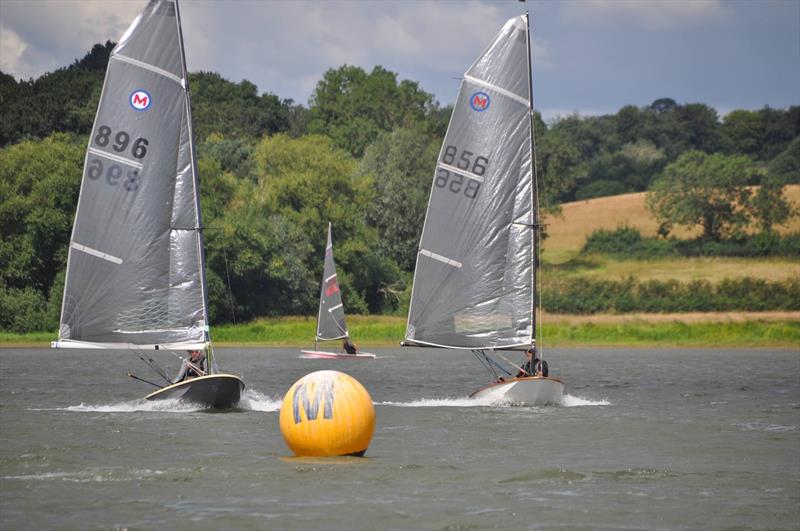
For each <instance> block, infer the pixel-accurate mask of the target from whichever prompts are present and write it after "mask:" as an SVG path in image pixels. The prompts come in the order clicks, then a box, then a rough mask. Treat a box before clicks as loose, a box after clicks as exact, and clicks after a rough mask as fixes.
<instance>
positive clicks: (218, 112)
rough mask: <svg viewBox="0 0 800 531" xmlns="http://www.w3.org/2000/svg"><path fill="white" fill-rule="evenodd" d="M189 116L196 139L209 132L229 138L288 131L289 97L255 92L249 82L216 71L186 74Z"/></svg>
mask: <svg viewBox="0 0 800 531" xmlns="http://www.w3.org/2000/svg"><path fill="white" fill-rule="evenodd" d="M189 86H190V87H191V89H192V118H193V120H194V133H195V137H196V138H197V139H198V140H203V139H205V138H206V137H207V136H208V135H209V134H211V133H220V134H222V135H224V136H226V137H229V138H235V137H240V136H249V137H251V138H260V137H261V136H263V135H268V134H274V133H279V132H285V131H288V130H289V125H290V124H289V114H290V113H289V107H290V106H291V104H292V102H291V100H283V101H282V100H281V99H280V98H278V97H277V96H275V95H274V94H262V95H259V94H258V88H257V87H256V86H255V85H254V84H253V83H251V82H250V81H247V80H243V81H242V82H240V83H233V82H231V81H228V80H227V79H225V78H223V77H222V76H220V75H219V74H217V73H215V72H198V73H196V74H189Z"/></svg>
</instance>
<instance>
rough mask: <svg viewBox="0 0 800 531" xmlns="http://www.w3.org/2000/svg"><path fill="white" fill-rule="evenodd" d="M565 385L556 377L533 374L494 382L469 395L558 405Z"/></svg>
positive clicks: (517, 403) (499, 401)
mask: <svg viewBox="0 0 800 531" xmlns="http://www.w3.org/2000/svg"><path fill="white" fill-rule="evenodd" d="M565 387H566V386H565V385H564V382H562V381H561V380H559V379H558V378H550V377H542V376H533V377H528V378H512V379H509V380H505V381H502V382H495V383H492V384H489V385H487V386H486V387H482V388H480V389H478V390H477V391H475V392H474V393H472V394H471V395H469V396H470V398H480V399H487V398H488V399H490V400H491V401H492V402H497V403H509V404H514V405H520V406H547V405H559V404H561V397H562V396H563V394H564V389H565Z"/></svg>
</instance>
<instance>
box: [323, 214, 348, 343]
mask: <svg viewBox="0 0 800 531" xmlns="http://www.w3.org/2000/svg"><path fill="white" fill-rule="evenodd" d="M348 336H349V334H348V332H347V325H346V324H345V322H344V307H343V306H342V294H341V292H340V291H339V280H338V279H337V278H336V264H335V263H334V261H333V239H332V238H331V224H330V223H328V243H327V244H326V245H325V265H324V268H323V271H322V287H321V288H320V293H319V315H318V316H317V340H321V341H324V340H329V339H342V338H344V337H348Z"/></svg>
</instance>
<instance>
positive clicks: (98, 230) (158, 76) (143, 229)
mask: <svg viewBox="0 0 800 531" xmlns="http://www.w3.org/2000/svg"><path fill="white" fill-rule="evenodd" d="M182 47H183V42H182V36H181V33H180V25H179V21H178V18H177V6H176V4H175V2H174V1H172V0H150V2H149V3H148V4H147V6H146V7H145V9H144V11H143V12H142V14H141V15H140V16H139V17H137V18H136V20H135V21H134V22H133V24H132V25H131V26H130V28H129V29H128V31H126V32H125V34H124V35H123V37H122V39H120V41H119V43H118V44H117V46H116V47H115V48H114V50H113V51H112V52H111V58H110V60H109V62H108V67H107V71H106V76H105V80H104V83H103V90H102V93H101V96H100V102H99V104H98V109H97V114H96V116H95V122H94V127H93V129H92V132H91V136H90V138H89V144H88V146H87V150H86V159H85V164H84V171H83V179H82V182H81V190H80V194H79V197H78V207H77V211H76V216H75V222H74V225H73V231H72V237H71V243H70V248H69V256H68V260H67V276H66V280H65V286H64V297H63V303H62V312H61V325H60V328H59V340H58V342H57V343H59V344H61V345H70V346H74V345H81V347H80V348H89V347H87V345H95V346H94V347H92V348H138V349H149V348H153V349H157V348H165V347H164V345H171V346H177V347H180V348H183V347H184V346H186V345H190V346H191V345H195V346H197V345H201V346H202V345H204V344H206V343H207V339H208V338H207V324H208V323H207V314H208V312H207V303H206V298H205V286H204V285H203V284H204V277H203V274H204V272H203V270H202V269H203V264H202V236H201V234H200V231H199V230H191V231H180V230H177V231H176V230H174V227H200V226H201V222H200V213H199V198H198V195H197V194H198V190H197V176H196V173H195V164H194V160H193V156H194V153H193V146H192V142H193V139H192V136H191V114H190V113H191V110H190V105H189V101H188V97H189V96H188V91H187V88H186V83H185V78H186V66H185V60H184V58H183V54H182ZM62 348H63V347H62Z"/></svg>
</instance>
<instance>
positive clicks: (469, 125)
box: [405, 17, 534, 349]
mask: <svg viewBox="0 0 800 531" xmlns="http://www.w3.org/2000/svg"><path fill="white" fill-rule="evenodd" d="M527 53H528V42H527V25H526V22H525V19H524V17H515V18H513V19H511V20H509V21H508V22H507V23H506V24H505V25H504V27H503V29H502V30H501V31H500V33H498V35H497V36H496V37H495V39H494V40H493V41H492V43H491V44H490V45H489V46H488V47H487V48H486V49H485V50H484V52H483V53H482V54H481V55H480V56H479V57H478V58H477V59H476V61H475V62H474V63H473V64H472V65H471V66H470V68H469V69H468V70H467V71H466V73H465V74H464V78H463V80H462V82H461V86H460V89H459V94H458V97H457V99H456V103H455V105H454V109H453V114H452V116H451V119H450V124H449V126H448V129H447V133H446V135H445V139H444V142H443V145H442V149H441V151H440V154H439V160H438V161H437V166H436V169H435V173H434V177H433V184H432V186H431V193H430V198H429V201H428V209H427V213H426V217H425V224H424V226H423V231H422V237H421V240H420V245H419V251H418V254H417V257H418V259H417V264H416V269H415V272H414V284H413V289H412V295H411V303H410V305H409V314H408V324H407V329H406V341H405V342H406V343H407V344H415V345H421V346H435V347H443V348H460V349H513V348H522V347H524V346H526V345H530V343H531V340H532V337H533V328H532V323H533V316H532V312H531V308H532V302H533V285H532V281H531V279H532V278H533V265H534V264H533V245H532V241H533V240H532V238H531V230H532V228H533V223H532V222H531V220H532V219H533V218H532V187H533V175H532V169H533V168H532V152H531V149H530V145H531V129H530V119H531V113H530V108H529V101H530V100H529V97H525V96H523V94H525V95H528V81H527V79H526V77H527V68H524V65H525V64H526V63H527ZM520 221H523V223H520ZM524 222H527V223H524ZM423 257H425V258H423ZM428 258H430V259H428Z"/></svg>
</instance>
